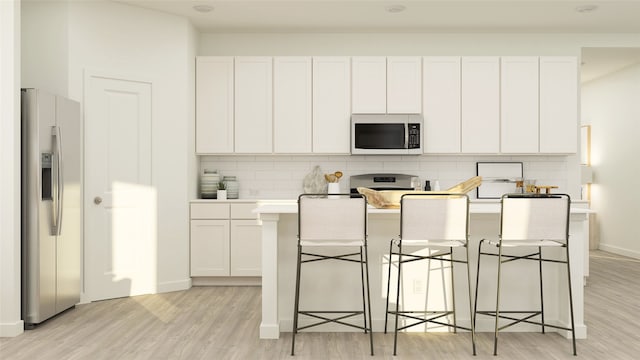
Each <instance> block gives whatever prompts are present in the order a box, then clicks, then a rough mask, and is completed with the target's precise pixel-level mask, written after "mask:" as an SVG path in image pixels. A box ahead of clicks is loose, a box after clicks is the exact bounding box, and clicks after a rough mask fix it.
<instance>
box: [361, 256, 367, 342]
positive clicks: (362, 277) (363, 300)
mask: <svg viewBox="0 0 640 360" xmlns="http://www.w3.org/2000/svg"><path fill="white" fill-rule="evenodd" d="M360 283H361V284H362V317H363V318H364V329H363V330H364V333H365V334H366V333H367V300H366V299H365V293H364V261H363V260H362V246H360Z"/></svg>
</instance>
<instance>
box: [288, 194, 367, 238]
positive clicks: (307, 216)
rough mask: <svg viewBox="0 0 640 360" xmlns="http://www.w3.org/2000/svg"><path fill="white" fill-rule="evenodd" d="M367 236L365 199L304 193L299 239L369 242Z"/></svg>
mask: <svg viewBox="0 0 640 360" xmlns="http://www.w3.org/2000/svg"><path fill="white" fill-rule="evenodd" d="M352 196H353V197H352ZM366 233H367V201H366V199H365V198H364V196H362V195H351V196H350V195H349V194H341V195H334V194H332V195H330V197H327V195H316V194H303V195H300V197H298V239H299V240H301V241H323V240H328V241H336V240H366Z"/></svg>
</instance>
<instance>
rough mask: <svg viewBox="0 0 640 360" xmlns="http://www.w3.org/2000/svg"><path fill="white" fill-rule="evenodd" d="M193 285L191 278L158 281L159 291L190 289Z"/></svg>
mask: <svg viewBox="0 0 640 360" xmlns="http://www.w3.org/2000/svg"><path fill="white" fill-rule="evenodd" d="M191 286H192V283H191V279H184V280H178V281H165V282H161V283H158V286H157V289H158V293H165V292H172V291H183V290H189V289H190V288H191Z"/></svg>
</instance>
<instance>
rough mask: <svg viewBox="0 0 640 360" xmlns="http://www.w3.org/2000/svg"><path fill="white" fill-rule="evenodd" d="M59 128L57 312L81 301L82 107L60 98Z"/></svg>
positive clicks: (58, 110)
mask: <svg viewBox="0 0 640 360" xmlns="http://www.w3.org/2000/svg"><path fill="white" fill-rule="evenodd" d="M56 125H57V128H58V130H59V135H58V138H57V139H56V140H57V141H59V143H58V145H59V147H58V148H59V149H60V153H59V157H58V158H59V165H60V167H59V169H60V179H59V181H58V191H59V198H60V199H61V203H60V206H59V209H60V211H59V212H58V213H57V216H58V219H59V224H60V229H59V235H58V238H57V252H56V264H57V267H56V283H57V297H56V312H60V311H64V310H66V309H68V308H70V307H73V306H74V305H75V304H77V303H78V302H79V301H80V269H81V267H80V266H81V264H80V259H81V253H80V247H81V243H80V239H81V233H80V232H81V228H82V226H81V223H80V222H81V219H82V217H81V211H82V210H81V204H82V201H81V196H82V193H81V188H82V187H81V186H80V164H81V151H80V150H81V148H80V139H81V137H80V104H79V103H78V102H75V101H72V100H69V99H66V98H63V97H60V96H57V97H56Z"/></svg>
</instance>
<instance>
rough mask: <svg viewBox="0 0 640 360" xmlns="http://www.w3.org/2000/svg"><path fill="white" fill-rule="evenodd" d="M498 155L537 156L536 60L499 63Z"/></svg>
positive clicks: (534, 58)
mask: <svg viewBox="0 0 640 360" xmlns="http://www.w3.org/2000/svg"><path fill="white" fill-rule="evenodd" d="M500 63H501V68H500V74H501V76H500V93H501V101H500V120H501V121H500V127H501V131H500V151H501V152H503V153H513V154H517V153H529V154H530V153H536V152H538V89H539V87H538V57H535V56H526V57H525V56H522V57H503V58H501V59H500Z"/></svg>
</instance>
